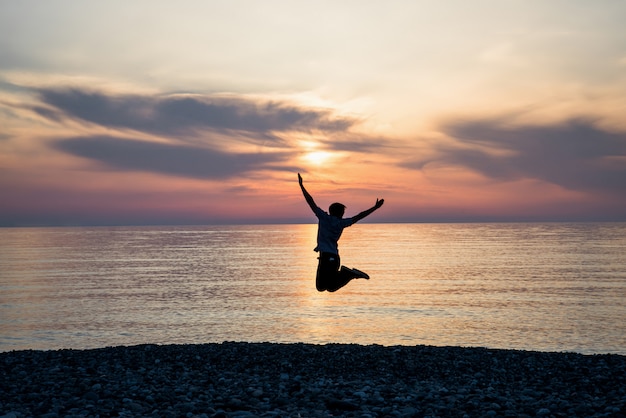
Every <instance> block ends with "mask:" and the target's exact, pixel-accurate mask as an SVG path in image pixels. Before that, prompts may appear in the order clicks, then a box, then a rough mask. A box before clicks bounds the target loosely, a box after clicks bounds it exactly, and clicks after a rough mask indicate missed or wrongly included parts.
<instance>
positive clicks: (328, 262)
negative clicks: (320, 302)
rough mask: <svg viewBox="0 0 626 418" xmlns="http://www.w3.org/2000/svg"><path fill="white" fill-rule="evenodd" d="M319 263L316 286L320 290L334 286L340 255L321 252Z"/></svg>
mask: <svg viewBox="0 0 626 418" xmlns="http://www.w3.org/2000/svg"><path fill="white" fill-rule="evenodd" d="M318 258H319V262H318V264H317V276H316V278H315V287H316V288H317V290H318V291H319V292H323V291H324V290H329V289H330V288H332V287H334V283H335V276H336V275H337V272H338V270H339V256H337V255H335V254H330V253H320V256H319V257H318Z"/></svg>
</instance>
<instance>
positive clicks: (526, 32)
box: [0, 0, 626, 226]
mask: <svg viewBox="0 0 626 418" xmlns="http://www.w3.org/2000/svg"><path fill="white" fill-rule="evenodd" d="M624 18H626V2H623V1H621V0H598V1H593V2H591V1H587V0H551V1H545V0H474V1H465V0H450V1H439V0H406V1H403V0H386V1H368V2H364V1H361V0H346V1H326V0H315V1H287V0H285V1H282V0H264V1H256V0H247V1H245V0H229V1H212V0H207V1H204V0H202V1H200V0H198V1H191V0H179V1H176V2H172V1H159V0H149V1H148V0H135V1H132V2H128V1H125V0H123V1H122V0H107V1H90V2H80V1H74V0H67V1H64V0H49V1H45V2H42V1H33V0H21V1H12V0H0V196H1V197H0V226H48V225H51V226H52V225H61V226H65V225H150V224H214V223H220V224H223V223H286V222H314V221H315V219H314V217H313V214H312V213H311V211H310V209H309V207H308V206H307V205H306V203H305V201H304V199H303V197H302V194H301V192H300V189H299V186H298V182H297V173H301V174H302V176H303V178H304V185H305V186H306V187H307V189H308V191H309V192H310V193H311V194H312V195H313V197H314V199H315V201H316V203H317V204H318V205H319V206H321V207H322V208H327V207H328V205H330V204H331V203H333V202H336V201H338V202H341V203H343V204H345V205H346V206H347V209H346V215H347V216H351V215H354V214H356V213H358V212H360V211H362V210H365V209H368V208H369V207H371V206H372V205H374V203H375V202H376V199H377V198H384V199H385V205H384V206H383V207H382V208H381V209H380V210H379V211H377V212H376V213H375V214H373V215H371V216H370V217H369V218H368V219H367V220H366V221H370V222H486V221H489V222H508V221H515V222H517V221H524V222H525V221H626V117H624V115H626V30H624V25H623V22H624Z"/></svg>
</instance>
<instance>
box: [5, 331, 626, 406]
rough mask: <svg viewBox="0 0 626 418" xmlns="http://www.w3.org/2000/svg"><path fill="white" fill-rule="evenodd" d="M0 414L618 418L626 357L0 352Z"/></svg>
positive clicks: (624, 396)
mask: <svg viewBox="0 0 626 418" xmlns="http://www.w3.org/2000/svg"><path fill="white" fill-rule="evenodd" d="M0 416H7V417H30V416H42V417H46V418H54V417H71V416H75V417H84V416H100V417H104V416H125V417H126V416H154V417H180V416H183V417H254V416H258V417H292V416H293V417H295V416H302V417H326V416H347V417H413V416H416V417H421V416H432V417H463V416H467V417H484V416H498V417H524V416H527V417H535V416H544V417H572V416H579V417H594V416H597V417H620V416H626V357H625V356H620V355H582V354H575V353H545V352H529V351H512V350H494V349H484V348H459V347H430V346H394V347H384V346H378V345H372V346H361V345H343V344H328V345H312V344H274V343H234V342H233V343H231V342H227V343H222V344H201V345H163V346H160V345H140V346H131V347H109V348H102V349H92V350H58V351H13V352H4V353H0Z"/></svg>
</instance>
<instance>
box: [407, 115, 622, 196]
mask: <svg viewBox="0 0 626 418" xmlns="http://www.w3.org/2000/svg"><path fill="white" fill-rule="evenodd" d="M443 131H444V132H445V133H446V134H448V135H449V136H451V137H453V138H454V139H455V140H456V141H457V146H450V145H446V146H443V145H442V146H439V147H438V148H437V151H436V152H437V156H435V157H434V158H430V159H421V160H415V161H412V162H410V163H408V164H406V166H408V167H412V168H420V169H421V168H423V167H424V166H425V165H427V164H428V163H433V162H439V163H444V164H452V165H458V166H463V167H467V168H470V169H472V170H474V171H477V172H479V173H482V174H483V175H485V176H487V177H489V178H492V179H495V180H501V181H508V180H516V179H523V178H534V179H539V180H542V181H546V182H549V183H552V184H557V185H559V186H562V187H565V188H567V189H570V190H579V191H589V190H596V191H605V192H609V193H624V192H626V163H625V162H624V161H626V134H624V133H615V132H610V131H607V130H603V129H601V128H599V127H597V126H595V125H594V124H593V123H592V122H590V121H587V120H581V119H573V120H569V121H567V122H564V123H562V124H558V125H549V126H507V125H506V124H504V123H503V121H493V120H478V121H466V122H454V123H449V124H447V125H445V126H444V127H443Z"/></svg>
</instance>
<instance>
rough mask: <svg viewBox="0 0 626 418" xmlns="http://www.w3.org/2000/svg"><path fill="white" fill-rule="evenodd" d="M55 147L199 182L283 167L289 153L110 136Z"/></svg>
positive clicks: (120, 165) (116, 164) (71, 140)
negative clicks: (238, 150) (230, 150)
mask: <svg viewBox="0 0 626 418" xmlns="http://www.w3.org/2000/svg"><path fill="white" fill-rule="evenodd" d="M54 146H55V148H56V149H58V150H60V151H63V152H66V153H69V154H72V155H75V156H79V157H84V158H88V159H91V160H96V161H99V162H101V163H103V164H105V165H107V166H110V167H115V168H119V169H125V170H131V171H148V172H154V173H160V174H166V175H175V176H182V177H191V178H199V179H225V178H229V177H233V176H237V175H241V174H243V173H246V172H249V171H253V170H261V169H266V168H271V169H273V170H291V169H292V168H291V167H287V166H282V165H281V164H282V162H283V161H284V160H286V159H287V157H288V156H289V154H287V153H254V154H253V153H240V154H233V153H227V152H224V151H217V150H213V149H208V148H199V147H192V146H187V145H170V144H161V143H154V142H146V141H139V140H134V139H128V138H116V137H108V136H92V137H76V138H68V139H63V140H60V141H58V142H56V143H55V145H54Z"/></svg>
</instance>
